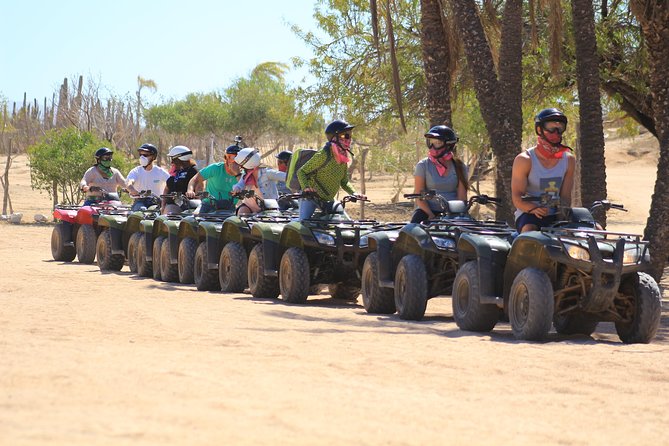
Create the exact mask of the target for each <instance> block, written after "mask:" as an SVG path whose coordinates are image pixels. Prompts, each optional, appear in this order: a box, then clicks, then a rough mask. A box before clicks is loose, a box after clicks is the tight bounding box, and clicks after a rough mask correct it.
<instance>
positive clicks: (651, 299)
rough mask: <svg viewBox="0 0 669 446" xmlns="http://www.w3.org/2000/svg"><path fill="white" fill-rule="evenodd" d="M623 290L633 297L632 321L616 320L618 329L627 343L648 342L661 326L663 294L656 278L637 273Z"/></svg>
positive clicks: (621, 337)
mask: <svg viewBox="0 0 669 446" xmlns="http://www.w3.org/2000/svg"><path fill="white" fill-rule="evenodd" d="M620 288H621V292H622V293H623V294H624V295H625V296H628V297H629V298H631V301H632V302H631V305H632V308H631V321H629V322H616V331H617V332H618V336H619V337H620V340H621V341H623V342H624V343H625V344H648V343H649V342H650V341H652V340H653V338H654V337H655V334H656V333H657V330H658V328H659V327H660V316H661V313H662V295H661V294H660V289H659V287H658V286H657V282H655V279H653V277H651V276H650V275H648V274H646V273H637V277H630V278H629V279H627V280H625V281H624V282H623V284H622V286H621V287H620Z"/></svg>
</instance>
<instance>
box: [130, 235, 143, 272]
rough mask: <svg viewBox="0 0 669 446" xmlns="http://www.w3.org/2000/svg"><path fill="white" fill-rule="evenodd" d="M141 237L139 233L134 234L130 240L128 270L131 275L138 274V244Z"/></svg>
mask: <svg viewBox="0 0 669 446" xmlns="http://www.w3.org/2000/svg"><path fill="white" fill-rule="evenodd" d="M140 235H141V234H140V233H139V232H134V233H133V234H132V235H131V236H130V239H128V269H130V272H131V273H136V272H137V244H138V243H139V236H140Z"/></svg>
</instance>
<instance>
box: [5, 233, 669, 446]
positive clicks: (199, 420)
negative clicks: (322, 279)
mask: <svg viewBox="0 0 669 446" xmlns="http://www.w3.org/2000/svg"><path fill="white" fill-rule="evenodd" d="M50 229H51V228H50V227H48V226H47V227H40V226H32V225H21V226H10V225H7V224H1V225H0V236H1V237H2V239H3V240H5V243H4V244H3V246H2V248H0V259H1V260H0V262H1V263H0V268H1V269H2V271H3V272H2V276H3V280H2V285H1V286H0V291H1V292H2V306H1V307H0V308H1V309H0V327H2V341H1V342H2V348H1V349H0V350H1V351H2V353H3V354H2V358H3V359H2V362H1V363H0V389H2V391H1V393H0V444H8V445H9V444H12V445H15V444H45V443H46V444H64V443H69V444H72V443H74V444H215V443H219V444H221V443H223V442H225V443H226V444H254V443H255V444H261V443H264V444H267V443H269V442H271V443H278V444H296V443H297V444H314V443H317V444H342V443H344V442H351V443H355V444H442V443H455V444H484V443H485V444H489V443H493V442H494V443H501V444H537V443H545V444H558V443H559V444H666V443H667V442H669V433H667V430H666V425H667V423H669V411H667V410H666V409H667V408H669V406H668V405H667V401H669V394H668V393H669V392H668V391H667V389H668V388H669V386H668V384H669V373H668V372H667V370H666V367H667V362H668V361H667V360H668V359H669V315H668V314H667V310H666V302H665V311H664V315H663V319H662V328H661V331H660V333H659V335H658V337H657V339H656V340H655V342H654V343H652V344H650V345H622V344H620V342H619V341H618V339H617V336H616V335H615V331H614V330H613V327H612V326H611V325H610V324H609V325H605V326H604V327H602V328H600V329H599V330H598V333H597V334H595V335H594V336H593V338H584V337H573V338H566V337H562V336H558V335H555V334H553V335H551V337H550V339H549V340H548V342H545V343H526V342H517V341H514V340H513V337H512V335H511V333H510V328H509V326H508V324H501V325H500V326H498V327H497V328H496V330H495V331H494V332H493V333H492V334H491V335H477V334H471V333H465V332H460V331H458V329H457V327H456V325H455V323H454V322H453V318H452V316H451V308H450V300H449V299H447V298H440V299H433V300H431V301H430V303H429V304H428V317H427V318H426V320H425V321H423V322H419V323H416V322H412V323H410V322H401V321H400V320H399V319H397V318H396V317H394V316H393V317H378V316H371V315H367V314H366V313H365V311H364V309H363V308H362V307H361V306H359V305H354V304H346V303H344V302H342V301H335V300H333V299H330V298H328V296H327V295H323V296H320V298H310V300H309V301H308V303H309V304H308V305H306V306H293V305H287V304H283V303H281V302H277V301H271V300H256V299H253V298H251V297H250V295H224V294H221V293H201V292H197V291H196V290H195V288H194V286H186V285H170V284H165V283H158V282H155V281H154V280H152V279H139V278H137V277H136V276H134V275H130V274H129V273H128V272H127V267H126V268H124V272H121V273H116V274H101V273H100V272H99V271H98V269H97V267H96V266H95V265H81V264H77V263H76V262H75V263H72V264H62V263H60V262H54V261H52V260H50V252H49V249H48V246H49V245H48V243H49V234H50ZM8 241H11V243H8Z"/></svg>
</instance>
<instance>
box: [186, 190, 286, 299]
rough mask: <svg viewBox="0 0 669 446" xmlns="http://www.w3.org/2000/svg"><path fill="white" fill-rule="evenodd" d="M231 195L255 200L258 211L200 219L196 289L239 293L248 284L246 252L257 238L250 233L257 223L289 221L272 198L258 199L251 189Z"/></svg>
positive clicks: (196, 257) (195, 274) (194, 274)
mask: <svg viewBox="0 0 669 446" xmlns="http://www.w3.org/2000/svg"><path fill="white" fill-rule="evenodd" d="M232 196H233V198H237V199H239V200H243V199H254V200H255V201H256V204H257V205H258V208H259V209H260V212H258V213H255V214H247V215H233V216H230V217H228V218H226V219H225V220H224V221H223V222H219V221H202V222H200V224H199V226H198V240H199V245H198V247H197V250H196V252H195V261H194V266H193V276H194V281H195V285H196V286H197V289H198V290H201V291H205V290H222V291H224V292H230V293H239V292H242V291H244V289H245V288H246V285H247V259H248V253H249V252H250V251H251V249H252V248H253V246H254V245H255V244H256V243H257V242H258V241H259V238H258V237H254V236H252V234H251V229H252V228H253V226H254V225H255V224H256V223H257V222H270V221H271V222H283V223H284V224H285V223H288V222H289V221H290V217H289V216H288V215H287V213H288V212H287V211H284V212H281V211H280V210H279V204H278V202H277V200H275V199H260V198H259V197H257V196H256V195H255V192H254V191H253V190H242V191H238V192H234V193H233V194H232Z"/></svg>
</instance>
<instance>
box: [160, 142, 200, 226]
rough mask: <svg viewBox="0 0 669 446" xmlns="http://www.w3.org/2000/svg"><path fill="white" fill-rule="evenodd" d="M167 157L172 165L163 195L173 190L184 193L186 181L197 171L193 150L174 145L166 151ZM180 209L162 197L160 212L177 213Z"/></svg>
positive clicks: (186, 187)
mask: <svg viewBox="0 0 669 446" xmlns="http://www.w3.org/2000/svg"><path fill="white" fill-rule="evenodd" d="M167 157H168V158H169V159H170V162H171V163H172V167H171V168H170V172H169V173H170V177H169V178H168V179H167V181H166V183H165V189H164V190H163V195H165V194H171V193H174V192H181V193H184V194H185V193H186V189H188V182H189V181H190V180H191V178H193V177H194V176H195V174H196V173H197V167H195V165H196V163H195V160H194V159H193V152H192V151H191V149H189V148H188V147H186V146H174V147H172V148H171V149H170V151H169V152H168V154H167ZM181 211H182V209H181V207H180V206H178V205H176V204H174V202H173V201H172V200H168V199H167V198H163V199H162V206H161V213H163V214H165V213H167V214H179V213H181Z"/></svg>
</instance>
